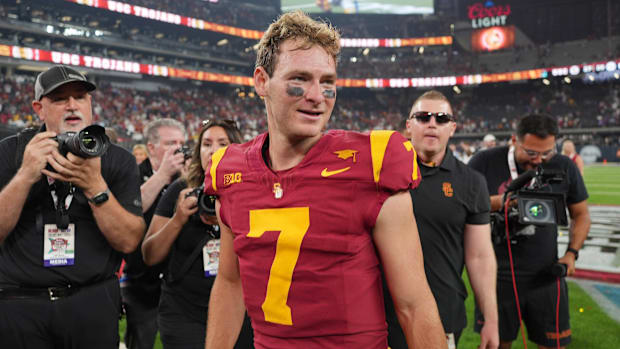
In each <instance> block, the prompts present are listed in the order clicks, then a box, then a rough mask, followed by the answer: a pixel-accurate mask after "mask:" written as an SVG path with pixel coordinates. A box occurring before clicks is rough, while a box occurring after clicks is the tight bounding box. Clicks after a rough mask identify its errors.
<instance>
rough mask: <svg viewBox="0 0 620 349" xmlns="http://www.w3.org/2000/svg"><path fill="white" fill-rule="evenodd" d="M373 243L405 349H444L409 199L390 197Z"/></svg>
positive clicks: (404, 194) (401, 195)
mask: <svg viewBox="0 0 620 349" xmlns="http://www.w3.org/2000/svg"><path fill="white" fill-rule="evenodd" d="M373 240H374V242H375V245H376V246H377V251H378V252H379V256H380V257H381V263H382V264H383V269H384V271H385V276H386V281H387V284H388V287H389V289H390V294H391V295H392V300H393V301H394V309H395V310H396V314H397V316H398V321H399V322H400V325H401V328H402V329H403V332H404V333H405V337H406V338H407V345H408V346H409V348H434V349H435V348H447V341H446V336H445V332H444V329H443V326H442V324H441V320H440V319H439V312H438V311H437V304H436V303H435V298H434V297H433V294H432V293H431V290H430V288H429V286H428V282H427V280H426V274H425V273H424V261H423V258H422V247H421V245H420V237H419V235H418V229H417V226H416V221H415V217H414V216H413V207H412V203H411V196H410V195H409V192H408V191H401V192H399V193H396V194H394V195H392V196H390V197H389V198H388V199H387V200H386V201H385V203H384V204H383V206H382V207H381V211H380V212H379V216H378V217H377V222H376V224H375V228H374V230H373Z"/></svg>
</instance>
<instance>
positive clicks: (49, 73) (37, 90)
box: [34, 65, 97, 101]
mask: <svg viewBox="0 0 620 349" xmlns="http://www.w3.org/2000/svg"><path fill="white" fill-rule="evenodd" d="M74 81H77V82H81V83H82V84H83V85H84V87H85V88H86V90H87V91H88V92H90V91H93V90H94V89H96V88H97V87H96V86H95V84H93V83H92V82H90V81H88V80H87V79H86V77H85V76H84V75H83V74H82V73H80V72H79V71H77V70H75V69H73V68H69V67H67V66H65V65H55V66H53V67H51V68H49V69H48V70H46V71H44V72H42V73H41V74H39V76H37V81H36V82H35V83H34V99H35V100H37V101H40V100H41V98H43V96H45V95H48V94H50V93H51V92H52V91H54V90H55V89H57V88H58V87H60V86H62V85H64V84H66V83H69V82H74Z"/></svg>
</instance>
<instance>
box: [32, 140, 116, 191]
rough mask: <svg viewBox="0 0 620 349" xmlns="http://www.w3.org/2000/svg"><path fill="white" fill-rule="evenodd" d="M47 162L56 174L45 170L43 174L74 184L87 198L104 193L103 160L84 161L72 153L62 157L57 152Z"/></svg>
mask: <svg viewBox="0 0 620 349" xmlns="http://www.w3.org/2000/svg"><path fill="white" fill-rule="evenodd" d="M47 162H48V163H49V164H50V165H51V166H52V167H53V168H54V170H55V171H56V172H53V171H48V170H46V169H43V170H42V171H41V172H42V173H43V174H45V175H47V176H49V177H52V178H54V179H56V180H59V181H63V182H70V183H73V184H74V185H75V186H77V187H78V188H80V189H82V192H84V195H86V197H91V196H93V195H95V194H97V193H100V192H102V191H104V190H105V189H106V188H107V184H106V182H105V180H104V179H103V176H102V175H101V158H100V157H95V158H89V159H83V158H81V157H79V156H76V155H74V154H72V153H67V157H64V156H62V155H61V154H60V153H59V152H58V151H57V150H54V151H53V152H52V154H50V155H48V157H47Z"/></svg>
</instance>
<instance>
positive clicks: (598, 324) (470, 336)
mask: <svg viewBox="0 0 620 349" xmlns="http://www.w3.org/2000/svg"><path fill="white" fill-rule="evenodd" d="M466 277H467V276H466V275H465V278H466ZM465 281H466V285H467V292H468V294H469V296H468V297H467V300H466V302H465V305H466V307H467V328H465V329H464V330H463V335H462V336H461V340H460V341H459V348H466V349H468V348H477V347H478V345H479V344H480V336H478V334H477V333H474V331H473V321H474V320H473V318H474V299H473V293H472V291H471V286H470V285H469V280H467V279H466V280H465ZM568 294H569V299H570V300H569V304H570V319H571V321H570V322H571V330H572V332H573V333H572V343H571V344H570V345H569V346H568V347H569V348H578V349H582V348H583V349H589V348H592V349H594V348H618V343H620V324H618V323H617V322H616V321H614V320H613V319H611V318H610V317H609V316H608V315H607V314H606V313H605V312H604V311H602V310H601V308H600V307H599V306H598V304H597V303H596V302H595V301H594V300H593V299H592V298H591V297H590V296H588V295H587V294H586V293H585V292H584V291H583V290H582V289H581V287H579V285H577V284H576V283H574V282H571V281H569V282H568ZM526 338H527V335H526ZM527 347H528V348H531V349H535V348H537V346H536V344H534V343H532V342H529V341H528V342H527ZM523 348H524V346H523V339H522V337H521V334H520V333H519V335H518V337H517V340H515V341H514V342H513V345H512V349H523Z"/></svg>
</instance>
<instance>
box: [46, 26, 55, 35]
mask: <svg viewBox="0 0 620 349" xmlns="http://www.w3.org/2000/svg"><path fill="white" fill-rule="evenodd" d="M45 31H46V32H48V33H50V34H52V33H53V32H54V26H53V25H48V26H47V27H45Z"/></svg>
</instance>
